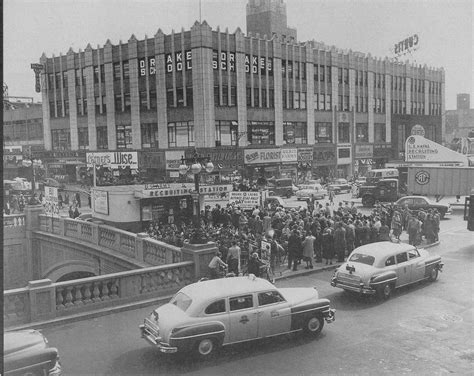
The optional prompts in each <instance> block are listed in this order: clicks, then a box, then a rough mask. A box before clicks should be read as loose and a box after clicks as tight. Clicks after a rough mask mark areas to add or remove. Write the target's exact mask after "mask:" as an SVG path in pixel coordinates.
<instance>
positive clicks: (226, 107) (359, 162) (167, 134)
mask: <svg viewBox="0 0 474 376" xmlns="http://www.w3.org/2000/svg"><path fill="white" fill-rule="evenodd" d="M316 28H317V23H315V32H316ZM247 32H248V35H245V34H243V33H242V32H241V30H240V29H239V28H238V29H237V30H235V31H234V32H229V31H228V30H227V29H226V30H220V29H219V28H217V29H214V30H213V29H212V28H211V27H210V26H209V25H208V24H207V23H206V22H205V21H204V22H203V23H199V22H196V23H195V24H194V25H193V26H192V27H191V29H190V30H184V29H183V30H181V31H179V32H174V31H172V32H171V33H169V34H165V33H163V32H162V31H161V29H158V31H157V32H156V34H155V35H154V36H153V37H151V38H148V37H146V36H145V38H144V39H142V40H138V39H137V38H136V37H135V36H134V35H132V36H131V37H130V38H129V40H128V41H127V42H126V43H122V42H120V43H118V44H115V45H114V44H112V42H111V41H110V40H107V42H106V43H105V45H103V46H97V48H93V47H92V46H91V45H87V47H86V49H85V51H81V50H79V51H77V52H75V51H73V50H72V48H69V50H68V52H67V53H66V54H65V55H62V54H60V56H52V57H46V56H45V55H44V54H43V56H42V57H41V59H40V62H41V63H42V64H44V66H45V70H44V72H43V73H42V76H43V77H42V79H43V81H42V82H45V85H43V87H42V99H43V103H44V109H43V123H44V143H45V148H46V149H47V150H50V151H52V152H54V153H58V155H59V154H60V155H62V158H63V159H66V162H67V163H66V164H65V165H68V166H69V167H70V170H69V174H71V177H74V176H73V175H74V174H72V165H75V166H76V167H79V165H80V164H81V163H84V161H85V156H84V154H85V153H86V152H92V151H101V152H109V153H111V152H113V151H122V152H123V151H126V150H137V151H139V153H141V154H142V155H144V156H145V157H144V158H141V157H140V155H139V158H138V164H139V169H140V170H141V171H142V172H143V171H145V172H146V171H147V170H151V169H153V168H154V169H156V171H163V172H164V174H165V175H166V176H167V177H169V178H173V177H176V176H179V175H178V166H179V160H180V156H181V155H190V154H191V153H192V150H193V148H194V147H196V148H197V149H198V151H199V152H200V153H202V154H205V155H208V154H209V155H211V158H212V159H213V160H214V162H217V163H215V164H216V166H217V167H218V168H217V169H216V171H215V172H214V174H217V175H221V176H224V175H228V174H229V173H231V172H232V171H234V170H239V171H240V173H241V174H242V175H243V176H244V177H248V178H254V177H255V176H261V175H264V176H266V177H270V176H277V177H292V178H294V179H295V180H296V179H300V178H302V177H306V178H308V177H311V176H312V177H315V178H317V177H336V176H340V177H346V176H351V175H353V174H354V173H356V172H358V173H360V174H364V173H365V171H367V169H369V168H371V167H372V166H377V167H383V166H384V164H385V163H386V162H387V161H388V160H389V159H391V160H393V159H395V160H403V158H404V155H403V153H404V148H405V140H406V138H407V137H408V136H409V135H410V134H411V132H412V129H413V127H415V126H421V127H422V128H423V134H424V135H425V137H426V138H429V139H431V140H433V141H436V142H441V138H442V129H443V117H442V116H441V115H442V114H443V113H444V111H445V107H444V106H445V101H444V90H445V77H444V70H443V69H434V68H429V67H427V66H426V65H425V66H421V65H413V64H409V63H400V62H396V61H393V60H390V59H389V58H388V57H385V58H382V59H380V58H375V57H372V56H371V55H370V54H362V53H358V52H353V51H344V50H341V49H337V48H335V47H330V46H327V45H325V44H323V43H317V42H314V41H310V42H304V43H301V42H298V41H297V34H296V30H295V29H291V28H288V27H287V23H286V5H285V4H284V2H283V1H282V0H260V1H258V0H249V2H248V4H247ZM257 33H258V35H257ZM152 153H155V154H159V153H162V154H161V156H159V157H157V158H155V159H153V158H152V157H150V155H151V154H152ZM81 158H82V162H81ZM152 160H153V161H156V162H153V163H152V162H151V161H152ZM143 161H145V162H143ZM146 161H148V162H146ZM51 163H53V162H51ZM64 171H65V170H64ZM65 172H66V171H65ZM160 176H161V175H160Z"/></svg>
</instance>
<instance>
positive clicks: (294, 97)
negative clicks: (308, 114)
mask: <svg viewBox="0 0 474 376" xmlns="http://www.w3.org/2000/svg"><path fill="white" fill-rule="evenodd" d="M287 94H288V96H287ZM282 98H283V108H285V109H295V110H298V109H301V110H304V109H306V93H305V92H299V91H292V90H288V91H286V90H283V93H282Z"/></svg>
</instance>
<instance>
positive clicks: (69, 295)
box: [65, 286, 74, 308]
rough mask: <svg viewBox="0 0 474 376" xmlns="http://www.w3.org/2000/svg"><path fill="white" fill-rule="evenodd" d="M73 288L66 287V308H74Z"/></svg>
mask: <svg viewBox="0 0 474 376" xmlns="http://www.w3.org/2000/svg"><path fill="white" fill-rule="evenodd" d="M72 289H73V287H72V286H67V287H66V304H65V305H66V308H69V307H72V306H74V303H73V302H72V300H73V297H72Z"/></svg>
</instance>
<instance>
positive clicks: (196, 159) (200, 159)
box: [179, 149, 214, 230]
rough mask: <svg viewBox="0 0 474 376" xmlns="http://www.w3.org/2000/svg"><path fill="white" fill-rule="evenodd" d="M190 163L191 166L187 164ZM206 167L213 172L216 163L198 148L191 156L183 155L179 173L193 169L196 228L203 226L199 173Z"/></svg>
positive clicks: (207, 170)
mask: <svg viewBox="0 0 474 376" xmlns="http://www.w3.org/2000/svg"><path fill="white" fill-rule="evenodd" d="M188 163H190V164H191V166H190V167H189V166H188V165H187V164H188ZM203 168H204V169H205V170H206V172H207V173H211V172H212V171H213V170H214V165H213V163H212V162H211V157H210V156H209V155H208V156H207V157H205V156H202V155H200V154H198V152H197V151H196V149H194V154H193V156H192V157H191V158H185V157H184V156H182V157H181V165H180V166H179V173H180V174H181V175H186V173H187V172H188V171H189V170H190V169H191V173H192V174H193V175H194V190H195V192H193V194H192V197H193V201H194V216H193V219H194V226H195V228H196V230H199V229H200V228H201V206H200V202H199V201H200V200H199V199H200V194H199V174H200V173H201V171H202V169H203Z"/></svg>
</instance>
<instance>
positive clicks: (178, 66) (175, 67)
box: [165, 50, 193, 73]
mask: <svg viewBox="0 0 474 376" xmlns="http://www.w3.org/2000/svg"><path fill="white" fill-rule="evenodd" d="M192 55H193V54H192V52H191V50H187V51H184V52H175V53H174V54H166V55H165V67H166V73H171V72H173V71H177V72H181V71H183V70H191V69H192V68H193V66H192Z"/></svg>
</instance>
